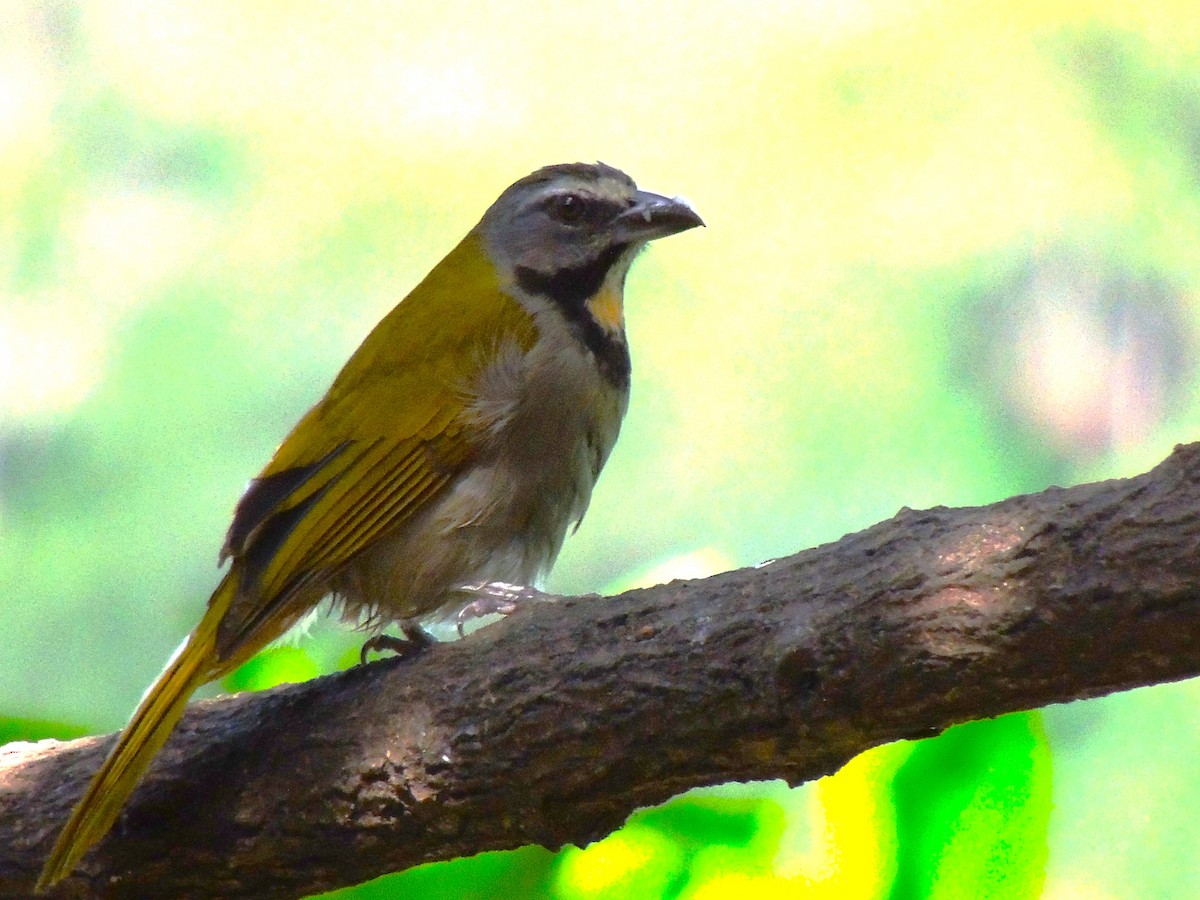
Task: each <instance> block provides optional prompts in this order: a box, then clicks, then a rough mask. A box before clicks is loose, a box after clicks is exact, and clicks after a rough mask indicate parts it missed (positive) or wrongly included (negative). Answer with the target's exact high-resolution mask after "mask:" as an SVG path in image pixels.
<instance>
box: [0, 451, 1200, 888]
mask: <svg viewBox="0 0 1200 900" xmlns="http://www.w3.org/2000/svg"><path fill="white" fill-rule="evenodd" d="M1197 672H1200V444H1193V445H1190V446H1188V447H1184V448H1180V449H1177V450H1176V452H1175V453H1174V454H1173V455H1172V456H1171V457H1170V458H1169V459H1168V460H1167V461H1166V462H1164V463H1163V464H1162V465H1160V466H1158V467H1157V468H1156V469H1155V470H1154V471H1152V472H1149V473H1147V474H1145V475H1141V476H1138V477H1137V478H1132V479H1126V480H1119V481H1108V482H1104V483H1101V484H1092V485H1085V486H1082V487H1075V488H1069V489H1065V490H1064V489H1058V488H1055V489H1051V490H1048V491H1045V492H1043V493H1040V494H1036V495H1031V496H1026V497H1016V498H1013V499H1011V500H1006V501H1004V502H1002V503H997V504H994V505H992V506H986V507H979V508H973V509H934V510H930V511H927V512H913V511H909V510H904V511H902V512H901V513H900V514H899V515H897V516H896V517H895V518H893V519H891V520H889V521H887V522H884V523H882V524H879V525H877V526H875V527H873V528H870V529H868V530H866V531H864V532H861V533H859V534H854V535H850V536H848V537H846V538H843V539H842V540H840V541H838V542H837V543H834V544H829V545H826V546H823V547H818V548H816V549H813V550H806V551H804V552H803V553H798V554H796V555H795V556H792V557H789V558H787V559H781V560H777V561H775V562H773V563H771V564H770V565H766V566H762V567H759V568H756V569H743V570H741V571H737V572H730V573H727V574H725V575H719V576H716V577H713V578H708V579H704V580H701V581H692V582H674V583H672V584H669V585H664V586H660V587H656V588H651V589H649V590H641V591H631V592H629V593H627V594H622V595H621V596H619V597H611V598H607V599H595V598H592V599H584V598H564V599H562V600H561V601H559V602H556V603H547V604H542V605H537V606H534V607H532V608H526V609H525V610H523V611H521V612H519V613H517V614H515V615H513V616H512V617H511V618H509V619H507V620H505V621H502V622H499V623H497V624H495V625H492V626H489V627H487V628H485V629H483V630H482V631H480V632H478V633H476V634H474V635H472V636H470V637H469V638H467V639H466V640H463V641H460V642H457V643H453V644H444V645H438V646H435V647H433V648H432V649H431V650H430V651H428V652H426V653H424V654H423V655H421V656H420V657H418V658H417V659H415V660H409V661H403V662H400V661H395V660H392V661H384V662H381V663H376V664H374V665H370V666H366V667H363V668H358V669H355V670H352V671H349V672H344V673H341V674H338V675H333V676H329V677H326V678H320V679H317V680H315V681H312V682H309V683H306V684H300V685H289V686H285V687H281V688H278V689H275V690H272V691H266V692H264V693H260V694H250V695H241V696H236V697H229V698H225V699H219V700H213V701H208V702H204V703H198V704H196V705H195V706H194V707H193V708H192V709H191V710H190V711H189V712H188V714H187V716H186V717H185V719H184V721H183V724H182V725H181V727H180V729H179V731H178V732H177V733H176V734H175V735H174V736H173V737H172V739H171V741H170V742H169V743H168V744H167V746H166V748H165V750H164V752H163V753H162V755H161V757H160V759H159V760H158V761H157V762H156V764H155V765H154V766H153V768H152V769H151V772H150V775H149V776H148V778H147V780H146V782H145V783H144V784H143V785H142V786H141V788H139V790H138V791H137V792H136V793H135V794H134V796H133V799H132V802H131V803H130V805H129V807H128V809H127V810H126V812H125V814H124V815H123V817H122V818H121V820H120V821H119V822H118V825H117V828H116V829H115V830H114V832H113V833H112V834H111V835H110V836H109V837H108V838H107V839H106V840H105V841H104V842H103V843H102V844H101V845H100V846H99V847H98V848H97V849H96V850H95V851H93V852H92V853H91V854H89V855H88V856H87V857H86V858H85V860H84V862H83V864H82V865H81V867H80V869H79V871H78V872H77V873H76V875H75V877H73V878H71V879H70V880H68V881H67V882H65V883H64V884H63V885H62V886H61V888H60V890H59V892H58V893H57V894H56V895H55V896H63V897H67V896H70V897H101V896H103V897H148V896H172V897H218V896H219V897H260V898H261V897H295V896H302V895H304V894H308V893H313V892H317V891H322V890H328V889H331V888H334V887H337V886H340V885H346V884H353V883H357V882H361V881H364V880H367V879H369V878H372V877H375V876H377V875H381V874H383V873H385V872H391V871H396V870H399V869H404V868H406V867H409V866H413V865H416V864H418V863H422V862H426V861H429V860H437V859H449V858H451V857H456V856H464V855H469V854H474V853H478V852H480V851H483V850H494V849H503V848H512V847H518V846H521V845H524V844H531V843H533V844H543V845H545V846H548V847H559V846H561V845H563V844H565V843H574V844H583V843H586V842H588V841H591V840H593V839H595V838H598V837H600V836H602V835H604V834H606V833H608V832H609V831H611V830H612V829H613V828H615V827H616V826H618V825H620V824H621V822H622V821H624V819H625V818H626V817H627V816H628V815H629V813H630V812H632V811H633V810H634V809H636V808H638V807H640V806H646V805H649V804H654V803H658V802H660V801H662V800H665V799H666V798H668V797H670V796H672V795H673V794H676V793H678V792H680V791H682V790H684V789H686V788H690V787H694V786H697V785H705V784H714V783H717V782H723V781H732V780H737V781H746V780H753V779H766V778H785V779H787V780H788V781H789V782H791V783H793V784H796V783H799V782H802V781H807V780H809V779H812V778H816V777H818V776H821V775H824V774H826V773H829V772H832V771H834V770H835V769H837V768H838V767H839V766H840V765H842V764H843V763H844V762H846V761H847V760H848V759H850V758H851V757H852V756H854V755H855V754H857V753H859V752H861V751H862V750H865V749H867V748H869V747H871V746H874V745H876V744H880V743H883V742H886V741H891V740H895V739H897V738H912V737H922V736H926V735H931V734H934V733H936V732H938V731H940V730H941V729H944V728H946V727H947V726H949V725H952V724H954V723H957V722H962V721H964V720H967V719H977V718H981V717H986V716H994V715H997V714H999V713H1004V712H1009V711H1011V710H1018V709H1027V708H1030V707H1036V706H1042V705H1045V704H1047V703H1056V702H1063V701H1066V700H1073V699H1075V698H1079V697H1090V696H1095V695H1097V694H1104V693H1107V692H1110V691H1114V690H1120V689H1122V688H1129V687H1134V686H1137V685H1145V684H1151V683H1154V682H1160V681H1168V680H1172V679H1179V678H1185V677H1187V676H1190V675H1194V674H1196V673H1197ZM111 740H112V739H111V738H88V739H84V740H79V741H72V742H69V743H56V742H43V743H40V744H36V745H19V746H11V747H10V748H8V749H6V750H5V751H3V752H0V895H2V896H26V895H28V893H29V890H30V888H31V885H32V884H33V881H34V879H35V877H36V874H37V871H38V868H39V866H40V865H41V862H42V859H43V857H44V855H45V853H46V852H47V850H48V849H49V846H50V843H51V841H52V839H53V837H54V833H55V831H56V830H57V829H58V827H59V826H60V825H61V823H62V822H63V820H64V819H65V817H66V815H67V812H68V810H69V809H70V807H71V805H72V804H73V803H74V802H75V800H76V798H77V797H78V796H79V795H80V793H81V792H82V790H83V787H84V784H85V782H86V781H87V779H88V778H89V777H90V776H91V774H92V772H93V771H94V769H95V768H96V766H98V765H99V763H100V759H101V757H102V755H103V754H104V752H105V751H106V750H107V748H108V746H109V745H110V743H111Z"/></svg>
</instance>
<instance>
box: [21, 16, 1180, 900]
mask: <svg viewBox="0 0 1200 900" xmlns="http://www.w3.org/2000/svg"><path fill="white" fill-rule="evenodd" d="M595 159H601V160H604V161H606V162H608V163H611V164H614V165H617V166H620V167H622V168H624V169H626V170H627V171H629V172H630V173H631V174H632V175H633V176H634V177H635V178H637V179H638V181H639V182H640V183H641V184H642V185H643V186H644V187H647V188H650V189H653V190H657V191H662V192H667V193H681V194H683V195H684V196H686V197H688V198H689V199H690V200H691V201H692V202H693V203H694V204H695V206H696V207H697V209H698V210H699V211H700V212H701V213H702V215H703V216H704V217H705V219H706V220H707V222H708V226H709V227H708V228H707V229H706V230H704V231H697V232H692V233H689V234H688V235H685V236H682V237H679V238H675V239H673V240H671V241H666V242H663V243H662V244H659V245H655V246H654V248H653V249H652V250H651V251H650V252H649V253H648V254H646V256H645V257H643V258H642V260H641V261H640V262H639V263H638V265H637V266H636V267H635V270H634V273H633V275H632V277H631V279H630V284H629V290H628V296H627V313H628V320H629V329H630V332H631V341H632V344H633V349H634V362H635V383H634V397H633V403H632V408H631V410H630V413H629V418H628V420H627V423H626V426H625V431H624V434H623V437H622V439H621V442H620V443H619V444H618V446H617V449H616V451H615V453H614V455H613V458H612V460H611V462H610V463H609V467H608V469H607V470H606V473H605V475H604V477H603V478H602V479H601V482H600V485H599V488H598V490H597V494H596V498H595V501H594V503H593V505H592V510H591V512H590V514H589V516H588V518H587V520H586V521H585V523H584V526H583V528H582V529H581V530H580V532H579V534H578V535H576V536H575V537H574V539H573V540H571V541H570V542H569V543H568V545H567V549H566V550H565V552H564V554H563V557H562V559H561V561H560V563H559V566H558V568H557V570H556V571H555V573H554V576H553V578H552V580H551V583H550V585H549V587H550V588H551V589H554V590H559V591H566V592H586V591H594V590H600V591H611V590H615V589H618V588H620V587H623V586H628V585H630V584H633V583H641V582H646V581H654V580H661V579H665V578H669V577H672V576H679V575H701V574H707V573H711V572H714V571H718V570H720V569H724V568H730V567H734V566H740V565H747V564H753V563H756V562H758V561H760V560H763V559H765V558H768V557H774V556H781V555H784V554H787V553H790V552H793V551H795V550H798V549H801V548H803V547H807V546H811V545H813V544H816V543H819V542H823V541H829V540H834V539H836V538H838V537H839V536H841V535H842V534H844V533H846V532H848V531H853V530H857V529H860V528H863V527H865V526H868V525H870V524H872V523H874V522H876V521H877V520H879V519H882V518H885V517H887V516H890V515H891V514H893V513H894V512H895V511H896V510H897V509H898V508H899V507H900V506H902V505H907V506H911V507H922V506H930V505H935V504H947V505H962V504H978V503H987V502H990V501H994V500H998V499H1001V498H1003V497H1006V496H1009V495H1012V494H1014V493H1019V492H1025V491H1036V490H1039V489H1041V488H1043V487H1045V486H1047V485H1050V484H1073V483H1078V482H1082V481H1088V480H1094V479H1098V478H1107V477H1113V476H1118V475H1127V474H1132V473H1135V472H1138V471H1141V470H1143V469H1145V468H1148V467H1149V466H1150V465H1152V464H1153V463H1155V462H1157V461H1158V460H1159V459H1161V458H1162V457H1164V456H1165V455H1166V454H1167V453H1168V452H1169V450H1170V448H1171V446H1172V445H1173V444H1174V443H1176V442H1181V441H1190V440H1196V439H1198V438H1200V402H1198V401H1197V399H1196V396H1197V392H1196V388H1197V382H1198V380H1200V371H1198V370H1197V366H1196V345H1197V338H1198V336H1200V296H1198V295H1197V290H1198V288H1200V253H1198V252H1197V248H1198V247H1200V16H1197V15H1196V12H1195V7H1194V4H1193V3H1191V2H1184V0H1176V2H1133V0H1062V2H1045V3H1025V2H1018V0H1009V2H1003V0H1000V2H997V0H992V2H975V0H919V2H912V0H792V2H763V3H751V4H746V3H744V2H740V0H739V2H731V0H715V2H705V3H695V4H689V3H681V2H665V3H661V4H643V3H624V2H608V3H605V4H603V5H601V4H571V3H566V4H555V5H549V4H547V5H540V4H536V3H531V2H510V3H503V4H501V3H495V4H492V5H491V6H480V5H478V4H475V3H467V2H461V0H460V2H444V3H440V4H425V3H415V2H414V3H399V2H383V0H373V2H372V0H363V2H343V3H331V2H318V0H305V2H282V0H273V2H272V0H251V2H233V0H206V2H198V0H174V2H164V3H161V4H155V5H154V6H153V7H147V6H145V5H144V4H141V3H135V2H132V0H103V2H102V0H94V2H69V0H6V2H4V3H3V4H0V292H2V293H0V298H2V299H0V594H2V596H3V598H4V600H3V602H2V603H0V636H2V637H3V642H4V653H3V654H2V655H0V719H2V720H3V721H2V722H0V739H16V738H24V739H33V738H38V737H43V736H46V735H59V736H68V735H75V734H79V733H82V732H83V731H91V730H111V729H114V728H116V727H118V726H119V725H121V724H122V722H123V720H124V718H125V716H126V715H128V713H129V711H130V709H131V708H132V706H133V705H134V704H135V702H136V701H137V698H138V697H139V695H140V693H141V691H142V690H143V689H144V688H145V686H146V685H147V684H148V683H149V682H150V681H151V679H153V677H154V676H155V675H156V674H157V672H158V670H159V668H160V666H161V665H162V664H163V662H164V661H165V659H166V658H167V656H168V655H169V653H170V652H171V650H172V649H173V648H174V647H175V645H176V644H177V643H178V642H179V640H180V639H181V638H182V636H183V635H184V634H185V633H186V632H187V630H188V629H189V628H190V627H191V626H192V624H194V622H195V621H196V620H197V618H198V616H199V613H200V611H201V609H202V608H203V604H204V602H205V600H206V599H207V595H208V592H209V591H210V590H211V588H212V587H213V586H214V585H215V583H216V579H217V572H216V569H215V568H214V564H215V561H216V553H217V549H218V547H219V546H220V543H221V538H222V535H223V533H224V529H225V527H226V525H227V522H228V517H229V515H230V512H231V510H232V508H233V505H234V503H235V501H236V500H237V497H238V495H239V493H240V490H241V488H242V486H243V485H244V484H245V482H246V481H247V479H248V478H250V477H251V476H253V475H254V474H255V473H256V472H257V470H258V469H259V467H260V466H261V465H262V464H263V463H264V462H265V460H266V459H267V458H268V456H269V455H270V453H271V451H272V449H273V448H274V446H275V444H276V443H277V442H278V441H279V440H280V439H281V438H282V437H283V435H284V434H285V433H286V431H287V429H288V428H289V427H290V426H291V424H292V423H293V422H294V421H295V420H296V418H297V417H298V416H299V415H300V414H301V413H302V412H303V411H304V410H305V409H306V408H307V407H308V406H309V405H310V404H312V403H313V402H314V401H315V400H316V399H317V398H318V397H319V396H320V395H321V393H322V392H323V391H324V389H325V387H326V386H327V384H328V382H329V381H330V379H331V378H332V376H333V374H334V373H335V372H336V370H337V368H338V367H339V366H340V364H341V362H342V361H343V360H344V359H345V358H346V356H347V355H348V354H349V353H350V351H351V350H352V349H353V348H354V347H355V346H356V345H357V344H358V342H359V341H360V340H361V339H362V337H363V336H364V335H365V334H366V332H367V331H368V330H369V328H370V327H371V326H372V325H373V324H374V323H375V322H376V321H377V320H378V319H379V318H380V316H382V314H383V313H384V312H385V311H386V310H388V309H389V308H390V307H391V306H392V305H393V304H394V303H395V302H396V301H397V300H398V299H399V298H400V297H402V296H403V295H404V293H405V292H406V290H407V289H408V288H409V287H411V286H412V285H413V284H414V283H415V282H416V280H417V279H418V278H419V277H420V276H421V275H422V274H424V272H425V271H427V270H428V269H429V268H430V267H431V266H432V265H433V263H434V262H435V261H436V260H437V259H439V258H440V257H441V255H442V254H443V253H445V252H446V250H448V249H449V248H450V247H451V246H452V245H453V243H454V242H455V241H457V239H458V238H459V237H460V236H461V235H462V234H463V233H464V232H465V231H466V230H467V229H468V228H469V227H470V226H471V225H472V224H474V222H475V221H476V219H477V218H478V216H479V215H480V214H481V213H482V211H483V209H484V208H485V207H486V206H487V204H488V203H490V202H491V200H492V199H493V198H494V197H495V196H496V195H497V194H498V193H499V191H500V190H501V189H502V188H504V187H505V186H506V185H507V184H508V183H510V182H511V181H513V180H514V179H515V178H517V177H519V176H521V175H523V174H525V173H527V172H528V171H530V170H532V169H534V168H536V167H537V166H540V165H542V164H545V163H550V162H562V161H570V160H595ZM360 640H361V638H360V637H359V636H356V635H346V634H343V633H339V632H338V631H337V630H336V629H334V628H333V627H332V626H318V627H317V628H316V630H315V634H314V636H313V637H311V638H310V639H308V640H306V641H304V642H303V643H301V644H300V645H299V646H298V647H296V648H282V649H278V650H275V651H271V652H269V653H268V654H266V656H265V657H263V658H260V659H259V660H257V661H255V662H253V663H251V664H249V666H248V667H247V668H246V669H245V670H243V671H241V672H239V673H238V674H237V675H236V676H234V677H233V678H232V679H230V683H229V684H227V685H226V687H227V688H230V689H244V688H253V687H262V686H266V685H269V684H272V683H275V682H277V681H279V680H287V679H296V678H303V677H309V676H311V675H312V674H315V673H317V672H320V671H327V670H330V669H332V668H336V667H337V666H339V665H344V664H345V661H346V659H347V654H353V652H354V648H355V647H356V646H357V643H358V642H359V641H360ZM1198 695H1200V690H1198V688H1197V685H1196V683H1194V682H1192V683H1181V684H1177V685H1171V686H1163V687H1156V688H1151V689H1146V690H1141V691H1135V692H1131V693H1128V694H1123V695H1119V696H1114V697H1110V698H1106V699H1101V700H1094V701H1089V702H1086V703H1075V704H1070V705H1068V706H1061V707H1054V708H1051V709H1047V710H1044V711H1041V712H1035V713H1029V714H1018V715H1015V716H1009V717H1006V718H1002V719H999V720H995V721H990V722H984V723H977V724H971V725H964V726H960V727H958V728H955V729H952V730H951V731H949V732H947V733H946V734H945V735H943V736H941V737H939V738H937V739H933V740H929V741H923V742H920V743H918V744H908V743H902V744H897V745H892V746H889V747H884V748H879V749H877V750H875V751H872V752H871V753H868V754H865V755H864V756H863V757H860V758H859V759H857V760H855V761H854V762H853V763H851V764H850V765H849V766H847V767H846V769H845V770H843V771H842V772H841V773H839V774H838V775H836V776H834V777H831V778H828V779H824V780H822V781H820V782H818V783H815V784H811V785H807V786H805V787H802V788H799V789H796V790H789V789H787V788H786V787H785V786H783V785H782V784H766V785H745V786H725V787H721V788H714V789H711V790H706V791H699V792H694V793H692V794H690V795H687V796H685V797H683V798H679V799H677V800H675V801H673V802H672V803H669V804H667V805H666V806H664V807H662V808H659V809H656V810H648V811H643V812H641V813H639V814H637V815H636V816H635V817H634V818H633V819H632V820H631V821H630V823H629V825H628V826H627V827H626V828H624V829H623V830H622V831H620V832H618V833H617V834H615V835H613V836H612V837H610V838H608V839H606V840H604V841H601V842H599V843H597V844H595V845H593V846H591V847H588V848H586V849H582V850H577V849H568V850H566V851H564V852H562V853H559V854H551V853H549V852H547V851H543V850H540V849H538V848H527V849H526V850H522V851H516V852H513V853H507V854H488V855H485V856H482V857H478V858H475V859H471V860H463V861H457V862H452V863H447V864H440V865H436V866H426V867H422V868H420V869H417V870H413V871H410V872H408V873H405V874H403V875H399V876H392V877H389V878H385V879H381V880H379V881H377V882H374V883H372V884H370V885H366V886H363V887H361V888H358V889H354V890H347V891H344V892H340V893H338V894H337V895H336V896H339V897H389V896H394V895H396V894H398V893H400V892H403V894H404V896H408V897H414V898H451V897H475V898H488V897H539V898H540V897H544V898H556V900H591V898H618V897H622V898H623V897H634V898H688V900H698V898H706V900H714V898H725V897H741V896H745V895H746V892H747V891H750V892H751V895H752V896H755V897H767V898H771V897H796V896H802V897H843V898H851V900H857V898H891V900H903V898H917V897H939V898H956V897H994V898H1025V897H1049V898H1101V900H1107V898H1157V897H1163V898H1168V897H1172V898H1173V897H1183V896H1198V895H1200V856H1198V855H1197V854H1196V852H1195V848H1196V847H1197V846H1200V816H1198V815H1197V814H1196V812H1195V810H1196V809H1198V808H1200V773H1198V772H1197V768H1196V765H1195V756H1196V747H1197V746H1198V745H1200V716H1198V715H1197V714H1196V712H1195V710H1194V706H1195V701H1196V700H1198V699H1200V696H1198Z"/></svg>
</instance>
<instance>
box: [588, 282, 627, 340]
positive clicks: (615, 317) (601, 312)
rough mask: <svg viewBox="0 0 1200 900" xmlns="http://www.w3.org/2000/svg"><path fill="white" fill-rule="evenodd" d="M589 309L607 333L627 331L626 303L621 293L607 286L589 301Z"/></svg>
mask: <svg viewBox="0 0 1200 900" xmlns="http://www.w3.org/2000/svg"><path fill="white" fill-rule="evenodd" d="M587 308H588V312H590V313H591V314H592V318H594V319H595V320H596V321H597V322H598V323H599V324H600V326H601V327H602V328H604V329H605V330H606V331H610V332H620V331H624V330H625V303H624V299H623V298H622V296H621V291H619V290H616V291H614V290H612V289H611V288H609V287H608V286H607V285H605V286H603V287H601V288H600V290H599V291H597V292H596V295H595V296H594V297H592V298H591V299H590V300H588V301H587Z"/></svg>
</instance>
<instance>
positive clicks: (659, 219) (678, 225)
mask: <svg viewBox="0 0 1200 900" xmlns="http://www.w3.org/2000/svg"><path fill="white" fill-rule="evenodd" d="M703 225H704V220H703V219H701V218H700V217H699V216H698V215H696V211H695V210H694V209H692V208H691V207H690V206H688V205H687V204H686V203H684V202H683V201H682V200H672V199H671V198H670V197H664V196H662V195H661V194H652V193H650V192H649V191H638V192H637V193H636V194H634V195H633V206H631V207H629V209H627V210H625V212H623V213H621V214H620V215H619V216H617V220H616V222H614V223H613V229H614V237H616V239H617V240H618V241H620V242H621V243H623V244H635V243H644V242H646V241H653V240H657V239H658V238H661V237H668V236H669V235H672V234H679V232H681V231H687V230H688V229H689V228H696V227H701V226H703Z"/></svg>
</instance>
